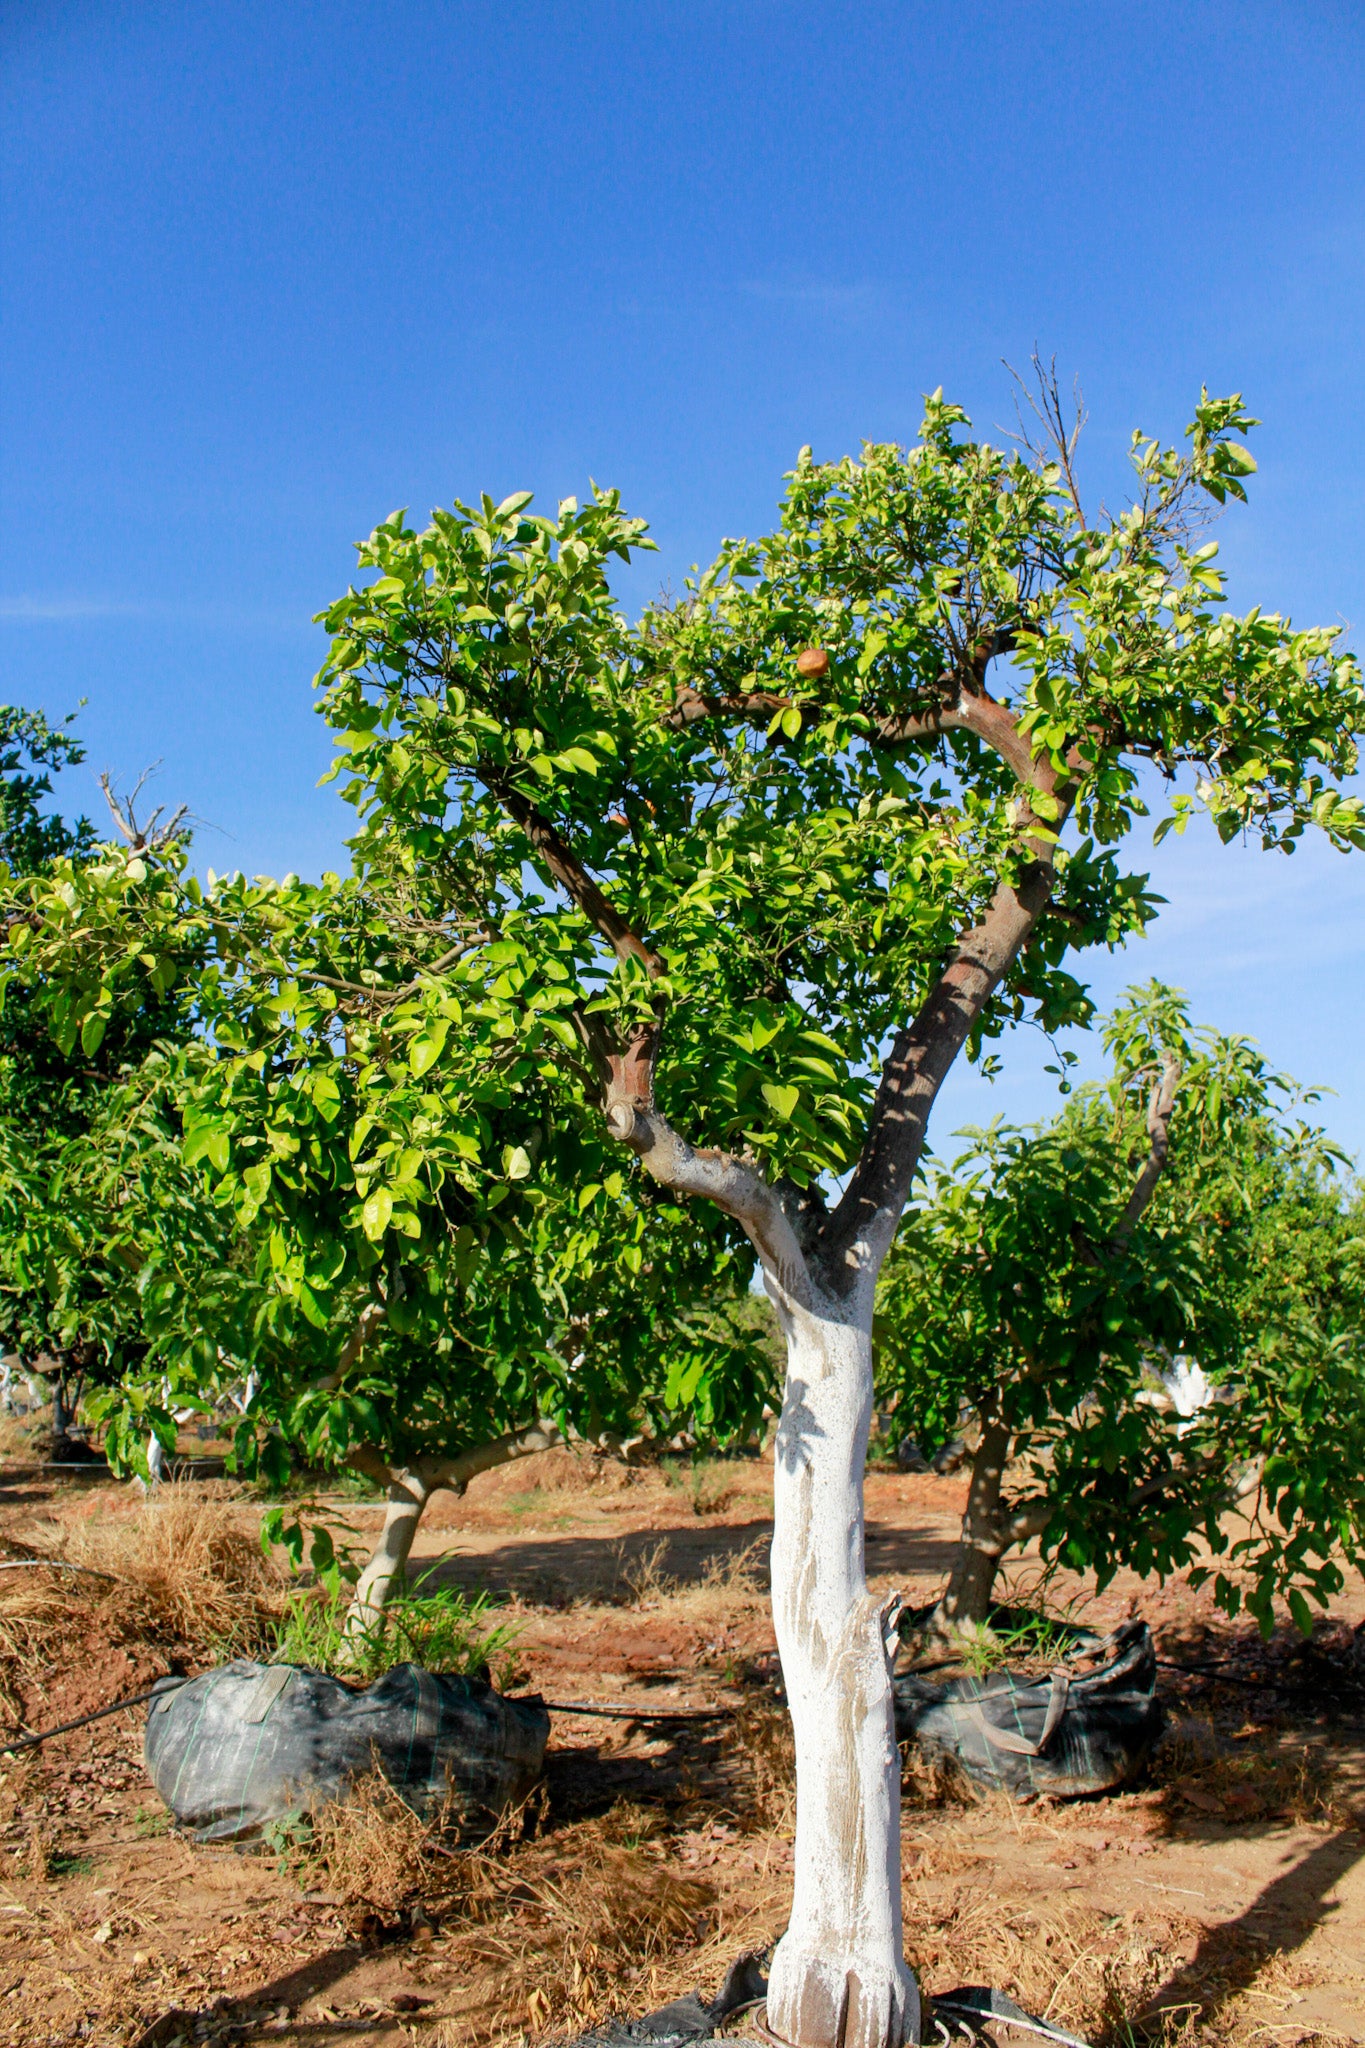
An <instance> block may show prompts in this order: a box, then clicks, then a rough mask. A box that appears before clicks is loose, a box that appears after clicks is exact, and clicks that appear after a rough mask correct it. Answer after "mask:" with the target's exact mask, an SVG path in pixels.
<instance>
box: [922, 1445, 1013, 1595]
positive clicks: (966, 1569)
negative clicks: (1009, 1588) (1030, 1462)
mask: <svg viewBox="0 0 1365 2048" xmlns="http://www.w3.org/2000/svg"><path fill="white" fill-rule="evenodd" d="M1009 1447H1010V1434H1009V1431H1008V1430H1007V1429H1006V1427H1005V1425H1004V1424H1003V1423H1002V1422H998V1421H989V1422H984V1423H983V1426H982V1430H981V1441H980V1443H979V1444H978V1445H977V1447H976V1456H975V1457H974V1458H973V1460H972V1483H971V1486H970V1488H969V1490H968V1493H967V1508H966V1512H965V1514H964V1515H963V1517H962V1535H961V1537H960V1539H959V1541H958V1547H957V1557H956V1558H955V1560H954V1562H953V1568H952V1571H951V1573H950V1574H949V1578H948V1583H947V1585H946V1586H945V1587H944V1589H943V1593H942V1596H941V1598H940V1600H939V1603H938V1606H937V1607H936V1608H935V1609H934V1614H933V1620H932V1623H931V1626H932V1627H933V1628H934V1629H935V1630H936V1631H937V1632H938V1633H940V1634H945V1635H952V1634H955V1633H956V1632H957V1631H958V1630H959V1629H962V1628H964V1627H973V1626H974V1627H980V1626H981V1624H982V1623H983V1622H984V1621H985V1619H986V1617H987V1615H988V1614H989V1613H990V1609H991V1593H992V1590H993V1588H994V1586H995V1575H996V1573H997V1572H998V1571H999V1569H1000V1559H1001V1557H1002V1556H1003V1555H1004V1552H1005V1549H1006V1546H1007V1544H1008V1542H1009V1535H1008V1531H1007V1529H1006V1526H1005V1517H1004V1515H1003V1514H1002V1512H1001V1505H1000V1488H1001V1482H1002V1480H1003V1478H1004V1472H1005V1460H1006V1458H1007V1457H1008V1456H1009Z"/></svg>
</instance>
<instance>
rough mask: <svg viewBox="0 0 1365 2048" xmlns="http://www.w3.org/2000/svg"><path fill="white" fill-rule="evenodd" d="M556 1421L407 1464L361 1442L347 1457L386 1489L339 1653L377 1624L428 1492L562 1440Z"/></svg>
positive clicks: (460, 1485)
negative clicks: (393, 1461)
mask: <svg viewBox="0 0 1365 2048" xmlns="http://www.w3.org/2000/svg"><path fill="white" fill-rule="evenodd" d="M563 1441H564V1439H563V1437H562V1436H561V1435H560V1432H559V1429H558V1427H557V1425H556V1424H555V1423H553V1422H542V1421H539V1420H537V1421H535V1422H533V1423H530V1424H529V1425H528V1426H527V1427H526V1428H525V1429H513V1430H509V1431H508V1433H507V1435H506V1436H500V1437H495V1438H494V1439H493V1441H492V1442H491V1443H486V1444H476V1445H474V1447H473V1448H472V1449H471V1450H467V1451H461V1452H460V1453H459V1454H458V1455H457V1456H455V1457H448V1458H447V1457H439V1456H432V1457H424V1458H415V1459H413V1461H412V1462H411V1464H408V1465H403V1466H396V1465H391V1464H390V1463H389V1461H388V1459H387V1458H386V1457H385V1456H384V1454H383V1452H382V1451H380V1450H378V1449H377V1448H376V1447H375V1445H373V1444H360V1445H358V1446H357V1448H356V1449H355V1450H354V1451H353V1452H352V1453H351V1456H350V1459H349V1460H348V1462H349V1463H350V1464H351V1465H352V1466H354V1468H355V1470H356V1471H357V1472H363V1473H364V1474H365V1475H366V1477H367V1478H369V1479H374V1480H377V1481H378V1483H379V1484H380V1485H381V1486H384V1487H386V1488H387V1491H388V1508H387V1511H386V1513H385V1516H384V1527H383V1530H382V1531H381V1533H380V1537H379V1541H378V1543H377V1544H376V1545H375V1548H374V1554H373V1556H372V1557H371V1558H370V1561H369V1563H368V1564H367V1565H366V1567H365V1569H364V1571H363V1572H362V1573H361V1574H360V1577H359V1578H358V1579H357V1580H356V1586H355V1592H354V1593H353V1594H352V1596H351V1604H350V1607H349V1608H348V1609H347V1612H346V1621H345V1625H344V1627H343V1629H342V1646H343V1650H342V1654H343V1656H347V1655H350V1656H354V1655H355V1653H356V1651H357V1650H358V1648H359V1646H360V1644H361V1643H362V1642H363V1641H364V1639H365V1637H366V1636H368V1635H370V1634H371V1633H372V1632H373V1631H374V1630H375V1629H376V1628H377V1627H379V1626H381V1625H382V1623H383V1619H384V1609H385V1608H386V1607H387V1606H388V1604H389V1600H390V1598H391V1596H392V1593H393V1588H394V1585H395V1583H398V1582H401V1580H402V1579H403V1577H404V1575H405V1573H406V1571H407V1567H408V1558H409V1556H410V1555H411V1552H412V1539H413V1537H414V1536H415V1535H416V1534H417V1525H418V1523H419V1522H420V1521H421V1519H422V1516H423V1513H424V1512H425V1510H426V1505H427V1502H428V1501H429V1500H430V1499H431V1496H432V1494H433V1493H437V1492H439V1491H440V1489H441V1488H442V1487H445V1488H446V1489H447V1491H448V1492H450V1493H454V1494H462V1493H463V1492H464V1490H465V1488H466V1487H467V1486H468V1484H469V1482H470V1480H471V1479H474V1478H476V1477H477V1476H478V1474H479V1473H480V1472H489V1471H491V1470H492V1469H493V1467H494V1466H495V1465H506V1464H508V1463H509V1462H510V1461H511V1460H512V1459H514V1458H530V1457H534V1456H535V1454H536V1453H537V1452H538V1451H551V1450H556V1449H558V1448H559V1446H560V1445H562V1444H563Z"/></svg>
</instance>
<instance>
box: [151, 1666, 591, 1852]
mask: <svg viewBox="0 0 1365 2048" xmlns="http://www.w3.org/2000/svg"><path fill="white" fill-rule="evenodd" d="M549 1734H550V1717H549V1715H548V1714H547V1713H546V1711H545V1709H544V1707H543V1706H541V1705H540V1703H539V1701H536V1700H509V1699H504V1698H503V1696H502V1695H501V1693H497V1692H495V1691H494V1690H493V1688H492V1686H491V1685H489V1684H488V1683H487V1681H486V1680H484V1679H479V1678H459V1677H452V1676H449V1675H446V1674H442V1673H438V1672H433V1671H423V1670H421V1669H420V1668H419V1667H418V1666H417V1665H416V1664H397V1665H395V1666H394V1668H393V1670H392V1671H387V1672H385V1674H384V1676H383V1677H382V1678H381V1679H378V1680H377V1681H376V1682H375V1684H373V1685H370V1686H365V1687H363V1688H361V1687H353V1686H349V1685H344V1684H343V1683H342V1682H341V1680H340V1679H337V1678H330V1677H328V1675H327V1673H326V1672H324V1671H309V1670H306V1669H303V1668H301V1667H299V1666H298V1665H294V1664H253V1663H250V1662H248V1661H247V1660H246V1659H243V1658H239V1659H238V1660H237V1661H236V1662H234V1663H232V1664H224V1665H221V1666H220V1667H219V1668H218V1669H217V1670H216V1671H209V1672H206V1673H205V1675H204V1676H203V1677H202V1678H195V1679H192V1680H191V1681H190V1682H189V1683H188V1684H179V1683H177V1684H176V1685H175V1686H174V1689H173V1690H172V1689H169V1688H168V1689H167V1690H166V1691H165V1692H164V1693H163V1694H162V1696H161V1697H159V1698H157V1699H155V1700H153V1702H152V1704H151V1707H150V1709H149V1710H148V1714H147V1733H146V1739H145V1743H144V1754H145V1756H146V1760H147V1769H148V1771H149V1772H150V1774H151V1778H152V1782H153V1784H154V1785H155V1786H156V1789H157V1791H158V1792H159V1793H160V1794H161V1797H162V1798H163V1799H164V1800H165V1802H166V1804H167V1806H168V1807H169V1808H170V1809H171V1812H172V1813H173V1814H174V1816H175V1818H176V1820H177V1822H178V1823H179V1825H180V1826H181V1827H182V1828H184V1829H185V1830H186V1831H187V1833H189V1834H192V1835H193V1836H195V1838H196V1839H197V1840H198V1841H201V1842H241V1841H250V1840H252V1839H253V1838H254V1837H256V1836H258V1835H260V1833H261V1831H262V1830H263V1829H264V1828H265V1827H267V1826H268V1825H269V1824H270V1822H272V1821H276V1820H282V1819H284V1818H285V1817H286V1816H287V1815H289V1814H296V1813H300V1812H303V1811H306V1810H307V1809H308V1808H310V1807H313V1806H320V1805H324V1804H326V1803H327V1802H329V1801H331V1800H344V1799H345V1797H346V1794H347V1792H348V1790H349V1788H350V1786H351V1784H352V1782H353V1781H354V1780H355V1779H356V1778H358V1777H361V1776H363V1775H364V1774H365V1773H367V1772H370V1771H380V1772H382V1774H383V1776H384V1777H385V1778H387V1779H388V1782H389V1783H390V1785H392V1787H393V1789H394V1791H395V1792H396V1793H397V1794H398V1795H399V1797H400V1798H401V1799H403V1800H404V1801H405V1802H406V1804H407V1805H409V1806H410V1807H411V1808H412V1809H413V1811H414V1813H417V1814H420V1815H421V1816H422V1818H423V1819H426V1818H427V1817H428V1816H430V1815H432V1814H434V1813H435V1812H436V1811H437V1810H438V1809H439V1808H441V1807H442V1806H444V1805H445V1804H446V1802H447V1801H448V1800H449V1801H451V1802H453V1804H454V1806H455V1808H456V1810H457V1811H458V1813H459V1814H460V1815H461V1817H462V1821H463V1828H464V1832H465V1833H466V1834H467V1835H470V1836H473V1835H476V1834H478V1833H479V1832H480V1831H481V1830H484V1829H486V1828H488V1827H490V1826H491V1825H493V1824H494V1823H495V1822H496V1820H497V1818H498V1817H499V1815H501V1814H503V1813H505V1812H507V1811H508V1809H509V1808H514V1807H517V1806H519V1805H520V1804H521V1802H522V1801H523V1800H524V1799H525V1798H526V1797H527V1796H528V1795H529V1793H530V1792H531V1791H533V1790H534V1788H535V1785H536V1783H537V1782H538V1780H539V1778H540V1774H541V1771H542V1769H543V1767H544V1762H545V1744H546V1742H547V1741H548V1739H549Z"/></svg>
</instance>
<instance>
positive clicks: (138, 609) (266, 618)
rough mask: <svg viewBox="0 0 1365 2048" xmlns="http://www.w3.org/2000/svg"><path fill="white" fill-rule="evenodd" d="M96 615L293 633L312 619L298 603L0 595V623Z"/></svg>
mask: <svg viewBox="0 0 1365 2048" xmlns="http://www.w3.org/2000/svg"><path fill="white" fill-rule="evenodd" d="M99 619H128V620H130V621H137V620H142V621H150V620H160V621H162V622H163V623H168V624H174V625H182V626H210V627H215V628H218V627H224V626H237V627H242V626H246V627H250V626H259V627H263V628H265V629H266V630H267V631H270V632H285V631H288V632H293V631H297V630H298V629H299V628H300V627H304V628H306V627H307V626H308V625H309V624H310V621H309V618H308V615H307V612H306V610H304V609H303V608H302V607H300V609H299V610H298V611H297V612H296V611H293V610H289V611H286V610H284V609H282V608H278V609H273V610H272V609H267V608H265V607H259V608H257V609H253V610H243V609H242V608H241V607H239V606H236V605H230V604H217V605H213V604H209V605H204V604H179V603H175V602H172V601H161V602H158V601H157V600H155V599H153V600H152V601H151V602H150V603H146V602H143V603H137V604H134V603H130V602H128V601H126V600H124V599H121V598H107V597H94V596H87V595H83V594H82V593H80V592H73V593H72V594H70V595H65V594H62V593H57V594H52V595H48V594H45V593H41V592H36V593H27V592H25V593H20V594H18V595H15V596H10V597H3V596H0V625H10V626H80V625H88V624H90V623H92V622H93V621H96V620H99Z"/></svg>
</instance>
